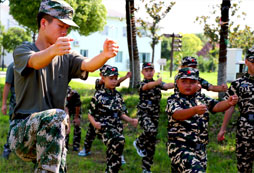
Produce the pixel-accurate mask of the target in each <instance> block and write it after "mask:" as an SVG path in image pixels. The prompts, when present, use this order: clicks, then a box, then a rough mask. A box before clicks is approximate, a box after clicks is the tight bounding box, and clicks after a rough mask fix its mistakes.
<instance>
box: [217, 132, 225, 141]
mask: <svg viewBox="0 0 254 173" xmlns="http://www.w3.org/2000/svg"><path fill="white" fill-rule="evenodd" d="M225 133H226V131H225V130H220V131H219V133H218V135H217V140H218V141H223V140H224V139H225V137H224V134H225Z"/></svg>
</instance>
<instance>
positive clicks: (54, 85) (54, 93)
mask: <svg viewBox="0 0 254 173" xmlns="http://www.w3.org/2000/svg"><path fill="white" fill-rule="evenodd" d="M38 51H39V49H38V48H37V47H36V45H35V44H34V43H24V44H22V45H20V46H19V47H17V48H16V49H15V50H14V52H13V57H14V64H15V67H14V79H15V92H16V103H17V104H16V106H15V109H14V114H18V113H20V114H31V113H34V112H40V111H44V110H47V109H52V108H59V109H64V100H65V96H66V92H67V87H68V83H69V82H70V80H71V79H72V78H82V79H86V78H87V76H88V72H84V71H81V64H82V61H83V60H84V57H83V56H81V55H80V54H78V53H75V52H72V53H70V54H66V55H61V56H56V57H55V58H54V59H53V60H52V62H51V63H50V64H49V65H48V66H46V67H44V68H42V69H39V70H35V69H32V68H29V67H27V63H28V60H29V58H30V57H31V56H32V55H33V53H35V52H38Z"/></svg>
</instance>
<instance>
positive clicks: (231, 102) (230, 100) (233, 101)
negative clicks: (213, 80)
mask: <svg viewBox="0 0 254 173" xmlns="http://www.w3.org/2000/svg"><path fill="white" fill-rule="evenodd" d="M237 102H238V96H237V95H233V96H230V97H229V98H228V104H229V105H230V106H234V105H236V103H237Z"/></svg>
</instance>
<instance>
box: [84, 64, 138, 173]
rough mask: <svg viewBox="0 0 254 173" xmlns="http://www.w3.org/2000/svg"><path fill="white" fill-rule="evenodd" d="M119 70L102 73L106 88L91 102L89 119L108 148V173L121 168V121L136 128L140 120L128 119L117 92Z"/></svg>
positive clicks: (114, 68)
mask: <svg viewBox="0 0 254 173" xmlns="http://www.w3.org/2000/svg"><path fill="white" fill-rule="evenodd" d="M117 77H118V70H117V68H116V67H111V68H107V69H106V70H105V71H104V72H102V80H103V81H104V88H103V89H101V90H97V91H96V92H95V94H94V97H93V98H92V100H91V103H90V108H89V113H88V118H89V120H90V122H91V124H92V125H93V126H94V128H95V129H96V130H95V131H96V134H99V135H101V137H102V141H103V143H104V144H105V145H106V146H107V168H106V172H118V171H119V169H120V167H121V155H122V153H123V148H124V143H125V138H124V136H123V134H122V133H123V125H122V122H121V120H120V119H123V120H124V121H127V122H129V123H130V124H132V125H133V126H134V127H136V126H137V124H138V120H137V119H132V118H130V117H128V116H127V115H126V114H127V108H126V106H125V104H124V101H123V99H122V96H121V94H120V93H119V92H118V91H116V90H115V88H116V86H117V84H118V80H117Z"/></svg>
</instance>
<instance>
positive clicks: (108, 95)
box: [88, 88, 128, 127]
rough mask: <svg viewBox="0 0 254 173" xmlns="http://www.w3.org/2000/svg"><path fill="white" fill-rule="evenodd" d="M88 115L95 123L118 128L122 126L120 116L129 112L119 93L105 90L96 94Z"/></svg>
mask: <svg viewBox="0 0 254 173" xmlns="http://www.w3.org/2000/svg"><path fill="white" fill-rule="evenodd" d="M88 113H89V114H90V115H91V116H93V117H94V119H95V121H98V122H100V123H102V124H106V125H110V126H113V127H117V126H118V124H119V123H120V124H121V120H120V116H121V115H122V114H128V111H127V108H126V106H125V103H124V101H123V99H122V96H121V94H120V93H119V92H118V91H116V90H113V91H112V90H109V89H106V88H103V89H101V90H97V91H96V92H95V94H94V96H93V98H92V100H91V102H90V107H89V110H88Z"/></svg>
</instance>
